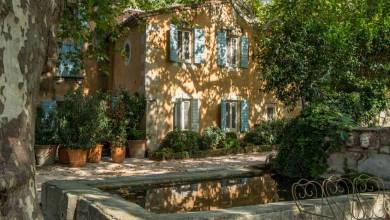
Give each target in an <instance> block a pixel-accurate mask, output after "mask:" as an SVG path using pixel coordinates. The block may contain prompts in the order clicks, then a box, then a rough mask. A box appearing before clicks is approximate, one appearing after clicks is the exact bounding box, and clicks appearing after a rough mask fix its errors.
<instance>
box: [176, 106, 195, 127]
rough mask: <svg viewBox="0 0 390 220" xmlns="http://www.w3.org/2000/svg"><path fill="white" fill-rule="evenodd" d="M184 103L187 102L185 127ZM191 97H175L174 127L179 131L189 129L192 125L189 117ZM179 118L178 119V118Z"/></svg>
mask: <svg viewBox="0 0 390 220" xmlns="http://www.w3.org/2000/svg"><path fill="white" fill-rule="evenodd" d="M185 103H188V112H187V115H188V125H187V128H186V124H185V120H184V119H185V109H184V107H185ZM191 107H192V106H191V99H177V100H176V102H175V108H174V115H173V117H174V118H173V120H174V128H175V129H178V130H180V131H188V130H191V126H192V123H191V122H192V118H191ZM178 119H179V120H178Z"/></svg>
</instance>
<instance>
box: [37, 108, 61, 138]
mask: <svg viewBox="0 0 390 220" xmlns="http://www.w3.org/2000/svg"><path fill="white" fill-rule="evenodd" d="M56 119H57V117H56V111H50V112H49V113H48V114H45V112H44V111H43V109H42V108H41V107H38V109H37V118H36V121H35V144H38V145H51V144H57V143H58V128H57V121H56Z"/></svg>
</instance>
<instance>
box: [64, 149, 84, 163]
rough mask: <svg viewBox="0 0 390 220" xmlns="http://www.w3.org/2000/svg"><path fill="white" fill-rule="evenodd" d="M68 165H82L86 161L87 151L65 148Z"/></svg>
mask: <svg viewBox="0 0 390 220" xmlns="http://www.w3.org/2000/svg"><path fill="white" fill-rule="evenodd" d="M66 151H67V152H68V156H69V166H70V167H83V166H85V164H86V163H87V151H86V150H83V149H70V148H67V149H66Z"/></svg>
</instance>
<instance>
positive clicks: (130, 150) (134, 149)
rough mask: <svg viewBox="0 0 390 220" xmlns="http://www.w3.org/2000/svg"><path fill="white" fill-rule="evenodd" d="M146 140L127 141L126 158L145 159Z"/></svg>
mask: <svg viewBox="0 0 390 220" xmlns="http://www.w3.org/2000/svg"><path fill="white" fill-rule="evenodd" d="M145 151H146V140H129V141H128V146H127V156H128V157H132V158H139V159H142V158H145Z"/></svg>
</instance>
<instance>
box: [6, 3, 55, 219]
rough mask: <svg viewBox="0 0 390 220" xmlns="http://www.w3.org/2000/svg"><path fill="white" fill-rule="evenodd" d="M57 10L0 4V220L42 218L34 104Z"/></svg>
mask: <svg viewBox="0 0 390 220" xmlns="http://www.w3.org/2000/svg"><path fill="white" fill-rule="evenodd" d="M61 6H62V5H61V4H60V0H57V1H56V0H30V1H28V0H1V1H0V219H7V220H9V219H18V220H19V219H22V220H23V219H40V218H41V215H40V209H39V205H38V203H37V201H36V189H35V180H34V174H35V166H34V163H35V159H34V148H33V143H34V124H35V123H34V121H35V105H34V102H35V99H36V96H37V94H38V91H39V76H40V74H41V73H42V71H43V69H44V66H45V65H46V64H47V60H48V56H49V54H48V48H49V46H50V45H52V43H53V42H55V40H54V37H55V36H54V30H55V29H56V23H57V22H58V15H59V12H60V9H61V8H62V7H61ZM54 45H55V44H54ZM52 46H53V45H52Z"/></svg>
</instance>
